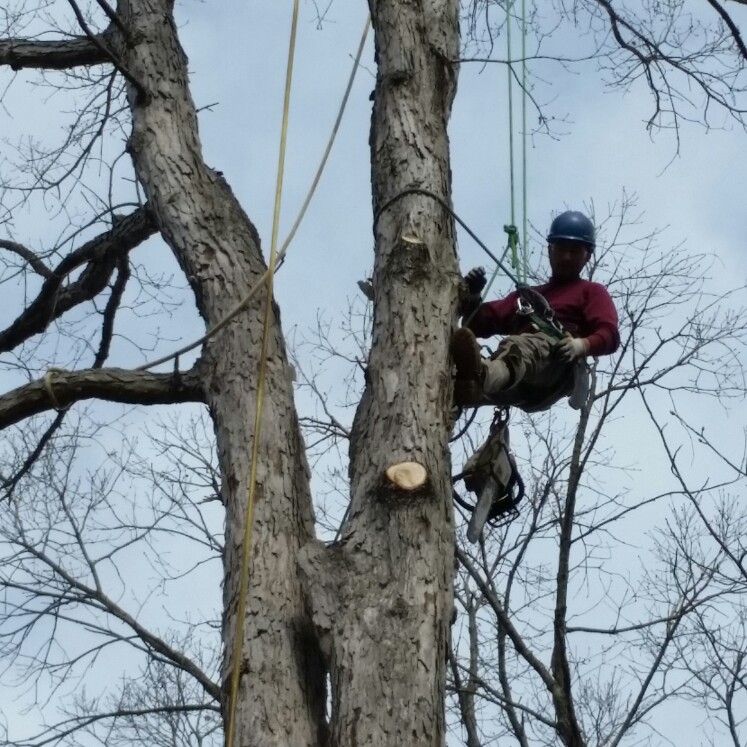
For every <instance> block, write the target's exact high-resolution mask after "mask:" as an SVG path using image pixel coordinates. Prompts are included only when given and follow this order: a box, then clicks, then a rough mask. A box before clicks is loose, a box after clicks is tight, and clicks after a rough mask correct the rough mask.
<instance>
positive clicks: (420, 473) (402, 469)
mask: <svg viewBox="0 0 747 747" xmlns="http://www.w3.org/2000/svg"><path fill="white" fill-rule="evenodd" d="M386 476H387V479H388V480H389V482H390V483H392V484H393V485H394V486H395V487H397V488H399V489H400V490H417V489H418V488H422V487H423V485H425V481H426V479H427V478H428V473H427V472H426V471H425V467H423V465H422V464H418V463H417V462H400V463H399V464H392V465H391V466H390V467H387V470H386Z"/></svg>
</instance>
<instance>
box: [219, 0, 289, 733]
mask: <svg viewBox="0 0 747 747" xmlns="http://www.w3.org/2000/svg"><path fill="white" fill-rule="evenodd" d="M297 26H298V0H293V14H292V20H291V32H290V42H289V44H288V63H287V66H286V71H285V95H284V98H283V124H282V128H281V132H280V152H279V154H278V172H277V183H276V187H275V208H274V211H273V216H272V240H271V242H270V260H269V263H268V268H267V280H266V283H267V296H266V298H265V313H264V321H263V326H262V345H261V348H260V358H259V378H258V380H257V406H256V409H255V412H254V431H253V432H254V440H253V442H252V455H251V464H250V468H249V480H248V485H247V499H246V512H245V515H244V537H243V541H242V547H241V571H240V574H239V596H238V602H237V605H236V608H235V613H234V614H235V616H236V626H235V630H234V642H233V652H232V654H231V682H230V693H229V701H228V721H227V724H226V747H233V745H234V739H235V737H236V706H237V703H238V696H239V681H240V675H241V669H242V666H241V657H242V651H243V643H244V619H245V617H246V615H245V607H246V598H247V591H248V587H249V564H250V561H251V546H252V530H253V525H254V503H255V493H256V487H257V461H258V456H259V441H260V435H261V427H262V410H263V406H264V388H265V378H266V376H267V341H268V338H269V331H270V318H271V314H272V287H273V282H272V281H273V277H274V274H275V264H276V262H277V242H278V228H279V225H280V203H281V198H282V194H283V172H284V168H285V144H286V140H287V135H288V112H289V109H290V90H291V79H292V77H293V58H294V55H295V49H296V28H297Z"/></svg>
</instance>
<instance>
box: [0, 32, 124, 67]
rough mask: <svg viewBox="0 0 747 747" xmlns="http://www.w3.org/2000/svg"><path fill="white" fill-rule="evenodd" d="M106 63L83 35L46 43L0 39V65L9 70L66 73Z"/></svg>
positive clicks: (88, 38) (102, 53) (104, 55)
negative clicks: (75, 68)
mask: <svg viewBox="0 0 747 747" xmlns="http://www.w3.org/2000/svg"><path fill="white" fill-rule="evenodd" d="M108 61H109V57H108V56H107V54H106V53H105V52H104V50H103V49H102V48H101V47H100V46H97V45H96V44H95V43H94V42H93V41H92V40H91V38H90V37H87V36H79V37H75V38H73V39H54V40H49V41H35V40H31V39H0V65H9V66H10V67H11V68H12V69H13V70H21V69H24V68H35V69H42V70H67V69H69V68H71V67H78V66H81V65H100V64H101V63H104V62H108Z"/></svg>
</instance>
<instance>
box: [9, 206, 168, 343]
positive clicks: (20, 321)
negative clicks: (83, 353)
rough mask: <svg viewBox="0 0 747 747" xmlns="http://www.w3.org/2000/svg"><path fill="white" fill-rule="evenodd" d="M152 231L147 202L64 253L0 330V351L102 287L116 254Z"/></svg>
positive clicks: (108, 275) (34, 331) (132, 246)
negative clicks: (72, 276) (75, 275)
mask: <svg viewBox="0 0 747 747" xmlns="http://www.w3.org/2000/svg"><path fill="white" fill-rule="evenodd" d="M155 232H156V226H155V223H154V222H153V219H152V217H151V215H150V212H149V211H148V208H147V206H144V207H141V208H139V209H138V210H136V211H135V212H133V213H131V214H130V215H128V216H127V217H125V218H118V219H116V220H115V222H114V226H113V228H112V229H111V230H109V231H106V232H105V233H102V234H100V235H99V236H97V237H96V238H94V239H91V240H90V241H88V242H86V243H85V244H83V246H81V247H79V248H78V249H76V250H75V251H73V252H71V253H70V254H69V255H68V256H67V257H65V258H64V259H63V260H62V261H61V262H60V264H59V265H58V266H57V267H56V268H55V269H54V270H53V271H52V272H51V273H50V274H49V276H48V278H47V280H46V281H45V282H44V284H43V285H42V287H41V290H40V291H39V294H38V295H37V297H36V298H35V299H34V301H32V302H31V304H30V305H29V306H28V307H26V309H24V311H23V312H22V313H21V315H20V316H19V317H18V318H17V319H16V320H15V321H14V322H13V323H12V324H11V325H10V326H9V327H8V328H7V329H6V330H4V331H2V332H0V352H7V351H8V350H12V349H13V348H14V347H16V346H17V345H19V344H20V343H22V342H24V341H25V340H27V339H28V338H29V337H31V336H32V335H35V334H38V333H39V332H43V331H44V330H45V329H46V327H47V326H48V325H49V323H50V322H52V321H53V320H54V319H57V318H59V317H60V316H62V314H64V313H65V312H66V311H68V310H70V309H71V308H73V307H74V306H77V305H78V304H80V303H83V302H84V301H89V300H91V299H92V298H93V297H94V296H96V295H97V294H98V293H100V292H101V291H102V290H103V289H104V288H105V287H106V284H107V282H108V281H109V278H110V277H111V274H112V272H113V270H114V268H115V267H116V266H117V264H118V262H119V261H120V258H121V257H122V256H123V255H126V254H127V252H129V251H130V250H132V249H134V248H135V247H136V246H138V245H139V244H141V243H142V242H143V241H145V239H147V238H148V237H149V236H151V235H152V234H154V233H155ZM85 263H88V266H87V267H86V268H85V270H83V272H82V273H81V275H80V277H78V278H77V279H76V280H75V281H74V282H72V283H70V284H69V285H67V286H64V287H63V281H64V279H65V278H66V277H67V276H68V275H69V274H70V273H71V272H72V271H73V270H76V269H77V268H79V267H80V266H81V265H83V264H85Z"/></svg>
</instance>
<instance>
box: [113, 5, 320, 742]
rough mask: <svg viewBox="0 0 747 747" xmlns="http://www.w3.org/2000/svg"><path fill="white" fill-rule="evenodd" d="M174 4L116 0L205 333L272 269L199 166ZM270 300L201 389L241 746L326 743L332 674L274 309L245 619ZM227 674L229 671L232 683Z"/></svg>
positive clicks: (150, 155)
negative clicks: (240, 631)
mask: <svg viewBox="0 0 747 747" xmlns="http://www.w3.org/2000/svg"><path fill="white" fill-rule="evenodd" d="M172 6H173V3H172V2H170V1H169V0H121V1H120V2H119V5H118V12H119V15H120V17H121V18H122V19H123V21H124V22H125V24H126V25H127V26H128V27H129V28H130V29H131V32H132V34H131V35H132V38H134V39H136V40H137V43H136V45H135V46H134V47H130V46H127V45H126V44H120V45H119V49H118V50H117V51H118V55H119V57H120V59H121V60H122V62H123V63H124V64H125V65H126V67H127V68H128V69H129V70H130V71H131V73H132V74H133V75H134V77H135V78H136V79H137V80H138V81H140V83H141V84H142V85H143V86H144V87H145V89H146V92H147V96H146V98H145V99H143V97H140V96H138V95H137V92H136V91H134V90H130V91H129V93H128V95H129V99H130V105H131V110H132V120H133V124H132V135H131V138H130V141H129V150H130V153H131V155H132V158H133V161H134V164H135V169H136V172H137V175H138V178H139V180H140V182H141V184H142V185H143V188H144V189H145V191H146V194H147V196H148V200H149V203H150V205H151V208H152V211H153V214H154V216H155V220H156V223H157V225H158V228H159V230H160V232H161V234H162V236H163V237H164V239H165V240H166V242H167V243H168V244H169V246H170V247H171V248H172V250H173V251H174V253H175V255H176V257H177V259H178V260H179V262H180V264H181V266H182V268H183V269H184V272H185V274H186V276H187V278H188V279H189V282H190V284H191V286H192V289H193V290H194V293H195V296H196V299H197V303H198V306H199V309H200V312H201V314H202V316H203V317H204V318H205V320H206V322H207V323H208V324H209V325H212V324H214V323H216V322H217V321H219V320H220V319H222V318H223V317H225V316H226V315H227V313H228V312H229V310H230V309H231V308H232V307H234V306H235V305H236V304H237V303H238V302H239V300H240V299H241V298H242V296H243V294H244V293H245V292H246V290H247V289H248V288H249V287H250V286H251V285H252V284H253V283H254V282H255V281H256V279H257V278H258V277H259V276H260V275H261V274H262V273H263V272H264V271H265V269H266V267H265V263H264V260H263V258H262V254H261V251H260V247H259V240H258V236H257V233H256V231H255V229H254V227H253V226H252V224H251V222H250V221H249V219H248V218H247V216H246V214H245V213H244V211H243V210H242V209H241V207H240V205H239V204H238V202H237V201H236V199H235V198H234V196H233V194H232V192H231V191H230V189H229V188H228V186H227V185H226V183H225V182H224V180H223V179H222V178H221V176H220V174H219V173H218V172H216V171H214V170H213V169H211V168H209V167H208V166H207V165H206V164H205V163H204V161H203V159H202V154H201V148H200V142H199V137H198V132H197V118H196V113H195V107H194V104H193V102H192V99H191V96H190V93H189V89H188V79H187V61H186V56H185V54H184V52H183V50H182V48H181V46H180V44H179V40H178V37H177V31H176V26H175V22H174V18H173V15H172ZM261 309H262V300H261V298H260V299H258V301H257V302H256V303H255V304H254V305H253V306H251V307H250V308H249V309H248V310H247V312H246V314H245V315H242V316H241V317H239V318H238V319H237V320H236V321H234V322H233V323H232V324H230V325H229V326H228V327H226V329H225V330H223V331H222V332H221V333H220V334H218V335H217V336H216V337H214V338H213V339H211V340H209V341H208V342H207V343H206V345H205V348H204V350H203V361H202V363H203V366H204V371H205V374H204V378H203V388H204V392H205V398H206V401H207V402H208V404H209V407H210V410H211V413H212V417H213V421H214V424H215V430H216V436H217V444H218V455H219V460H220V467H221V472H222V478H223V500H224V502H225V506H226V557H225V580H224V604H225V607H224V610H225V612H224V629H223V640H224V644H225V647H226V651H228V652H230V650H231V648H232V645H233V635H234V630H235V620H236V615H237V614H245V615H246V627H245V637H244V649H243V650H244V657H245V658H244V660H243V662H242V677H241V692H240V698H239V706H238V724H237V742H236V743H237V744H240V745H262V746H263V747H264V746H265V745H316V744H319V743H320V742H321V741H322V740H323V728H324V687H323V671H322V668H321V665H320V661H319V657H318V655H317V652H316V646H315V644H314V641H313V635H312V631H311V625H310V621H309V619H308V617H307V613H306V608H305V604H304V598H303V595H302V593H301V585H300V582H299V578H298V573H297V567H296V556H297V552H298V550H299V548H300V546H301V545H302V544H304V543H306V542H308V541H309V539H310V538H311V537H312V536H313V516H312V508H311V500H310V493H309V485H308V469H307V465H306V461H305V457H304V453H303V449H302V443H301V438H300V434H299V428H298V423H297V419H296V414H295V410H294V406H293V393H292V387H291V380H290V375H289V367H288V363H287V358H286V353H285V349H284V345H283V338H282V334H281V330H280V321H279V316H278V314H277V312H276V313H275V314H274V317H273V321H272V328H271V336H270V340H269V354H268V358H269V365H268V377H267V385H266V386H267V389H266V399H265V409H264V418H263V425H262V433H261V443H260V445H259V455H260V458H259V469H258V484H257V506H256V513H255V525H254V540H253V546H252V553H251V565H250V567H251V576H250V584H249V599H248V604H247V609H246V610H237V609H236V606H237V591H238V575H239V571H240V569H239V564H240V543H241V540H242V537H243V522H244V516H245V513H246V495H247V479H248V475H249V457H250V454H251V447H252V439H253V437H254V434H253V433H252V432H251V430H252V427H253V413H254V410H255V405H256V383H257V382H256V371H257V366H258V357H259V350H260V336H261V330H262V324H261V317H262V314H261ZM229 674H230V672H229V671H228V662H227V661H226V666H225V667H224V672H223V681H224V686H225V684H226V683H227V681H228V677H229Z"/></svg>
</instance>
